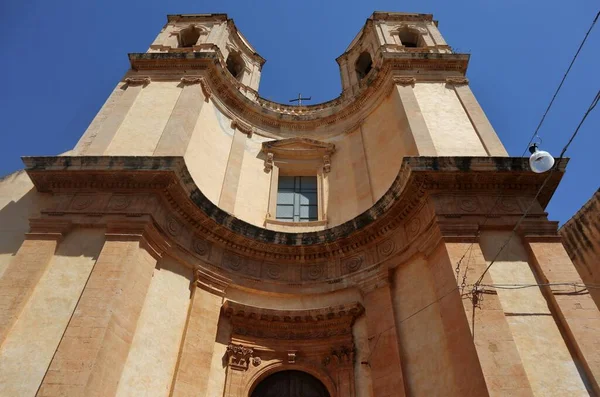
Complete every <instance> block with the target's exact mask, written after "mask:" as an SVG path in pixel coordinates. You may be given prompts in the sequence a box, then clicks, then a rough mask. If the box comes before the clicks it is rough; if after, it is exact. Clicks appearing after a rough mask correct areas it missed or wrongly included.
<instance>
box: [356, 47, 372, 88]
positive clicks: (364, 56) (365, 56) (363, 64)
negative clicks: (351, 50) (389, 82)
mask: <svg viewBox="0 0 600 397" xmlns="http://www.w3.org/2000/svg"><path fill="white" fill-rule="evenodd" d="M371 69H373V59H372V58H371V54H369V52H367V51H364V52H363V53H361V54H360V55H359V56H358V58H357V59H356V64H355V70H356V75H357V77H358V81H360V80H362V79H364V78H365V77H367V75H368V74H369V72H370V71H371Z"/></svg>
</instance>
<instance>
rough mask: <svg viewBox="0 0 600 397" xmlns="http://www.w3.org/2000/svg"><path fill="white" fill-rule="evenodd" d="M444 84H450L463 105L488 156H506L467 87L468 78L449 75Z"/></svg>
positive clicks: (504, 150) (492, 128)
mask: <svg viewBox="0 0 600 397" xmlns="http://www.w3.org/2000/svg"><path fill="white" fill-rule="evenodd" d="M446 84H448V85H450V86H452V87H453V88H454V91H455V92H456V96H457V97H458V100H459V101H460V103H461V104H462V106H463V109H464V110H465V113H466V114H467V116H468V117H469V120H471V124H472V125H473V128H474V129H475V131H476V132H477V135H478V136H479V139H480V140H481V143H482V144H483V147H484V148H485V150H486V152H487V153H488V154H489V155H490V156H502V157H507V156H508V152H507V151H506V149H505V148H504V145H502V142H501V141H500V139H499V138H498V134H496V131H494V127H492V124H490V121H489V120H488V118H487V117H486V115H485V112H484V111H483V109H482V108H481V106H480V105H479V102H477V99H476V98H475V95H473V91H471V88H470V87H469V80H468V79H467V78H465V77H460V76H459V77H449V78H447V79H446Z"/></svg>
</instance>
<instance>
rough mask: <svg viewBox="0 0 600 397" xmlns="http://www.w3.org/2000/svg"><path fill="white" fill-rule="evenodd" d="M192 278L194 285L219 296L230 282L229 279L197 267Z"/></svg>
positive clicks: (221, 295)
mask: <svg viewBox="0 0 600 397" xmlns="http://www.w3.org/2000/svg"><path fill="white" fill-rule="evenodd" d="M194 279H195V280H194V282H195V284H196V287H198V288H201V289H203V290H205V291H207V292H210V293H211V294H213V295H217V296H220V297H224V296H225V292H226V290H227V287H228V286H229V284H230V281H229V280H227V279H225V278H223V277H222V276H219V275H216V274H214V273H210V272H208V271H206V270H204V269H200V268H197V269H196V270H195V271H194Z"/></svg>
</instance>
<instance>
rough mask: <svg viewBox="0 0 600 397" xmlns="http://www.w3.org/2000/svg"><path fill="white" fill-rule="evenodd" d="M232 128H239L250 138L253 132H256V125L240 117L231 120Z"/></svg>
mask: <svg viewBox="0 0 600 397" xmlns="http://www.w3.org/2000/svg"><path fill="white" fill-rule="evenodd" d="M231 128H232V129H234V130H236V129H237V130H239V131H240V132H241V133H243V134H245V135H247V136H248V138H252V134H253V133H254V127H252V126H251V125H249V124H246V123H244V122H243V121H240V120H239V119H233V120H231Z"/></svg>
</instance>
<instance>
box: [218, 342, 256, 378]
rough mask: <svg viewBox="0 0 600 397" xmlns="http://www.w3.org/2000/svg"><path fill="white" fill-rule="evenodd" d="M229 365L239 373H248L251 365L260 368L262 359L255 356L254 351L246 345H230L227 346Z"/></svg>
mask: <svg viewBox="0 0 600 397" xmlns="http://www.w3.org/2000/svg"><path fill="white" fill-rule="evenodd" d="M226 354H227V363H228V365H229V366H230V367H231V368H232V369H235V370H238V371H246V370H247V369H248V367H249V366H250V363H252V365H254V366H255V367H257V366H259V365H260V364H261V362H262V360H261V359H260V357H255V356H254V350H253V349H251V348H249V347H246V346H244V345H237V344H234V343H230V344H229V345H228V346H227V353H226Z"/></svg>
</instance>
